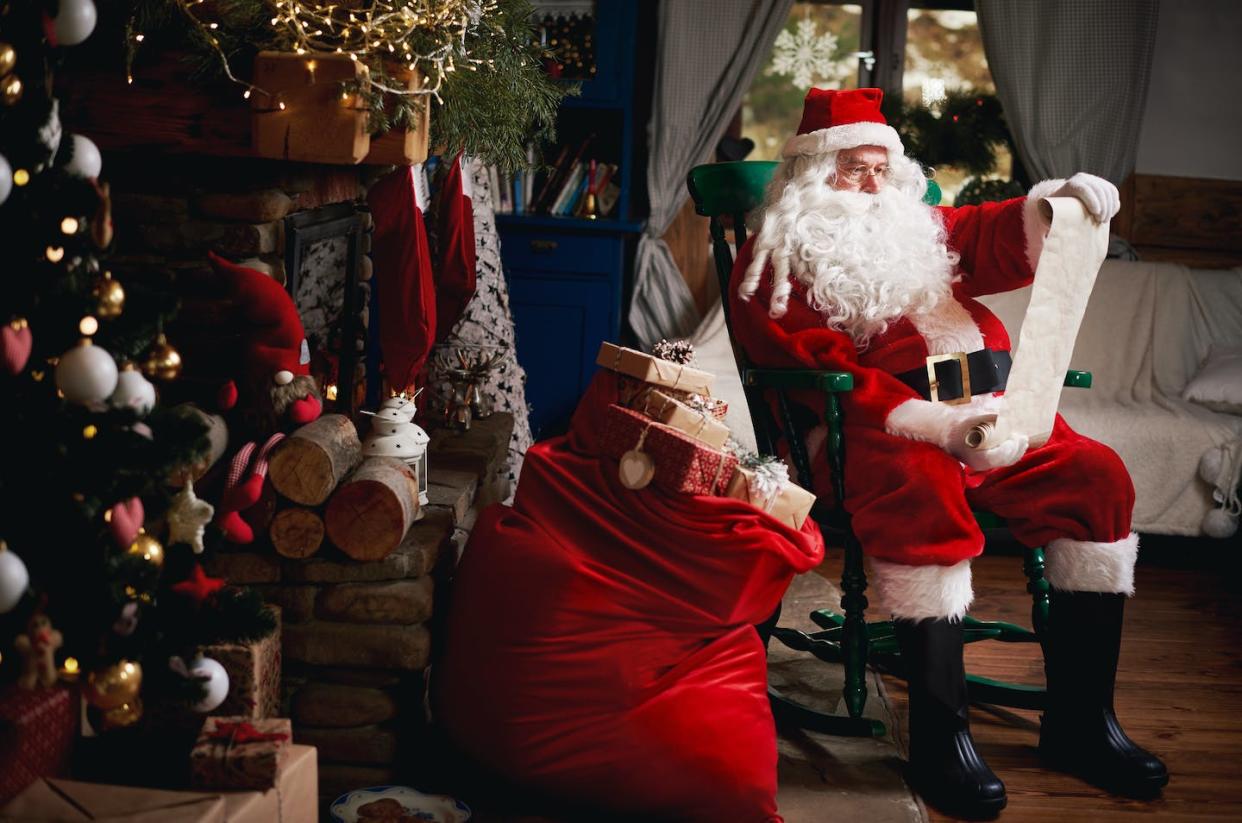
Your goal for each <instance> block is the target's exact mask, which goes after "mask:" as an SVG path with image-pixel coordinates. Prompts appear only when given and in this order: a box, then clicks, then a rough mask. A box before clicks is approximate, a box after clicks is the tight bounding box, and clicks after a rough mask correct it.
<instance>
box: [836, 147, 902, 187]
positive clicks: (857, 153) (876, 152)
mask: <svg viewBox="0 0 1242 823" xmlns="http://www.w3.org/2000/svg"><path fill="white" fill-rule="evenodd" d="M888 175H889V170H888V149H886V148H884V147H882V146H859V147H858V148H854V149H842V150H841V151H840V152H838V153H837V171H836V174H835V175H833V177H832V179H831V180H830V181H829V183H828V185H830V186H832V187H833V188H834V189H836V190H837V191H861V192H866V193H867V194H878V193H879V191H880V189H881V188H883V187H884V184H885V183H886V182H888Z"/></svg>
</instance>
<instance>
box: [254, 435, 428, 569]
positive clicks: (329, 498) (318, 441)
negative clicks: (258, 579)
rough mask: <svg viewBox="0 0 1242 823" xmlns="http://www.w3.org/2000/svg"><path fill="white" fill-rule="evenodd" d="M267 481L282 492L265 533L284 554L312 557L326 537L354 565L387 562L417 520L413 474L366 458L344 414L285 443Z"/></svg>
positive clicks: (276, 454)
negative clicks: (385, 560) (362, 561)
mask: <svg viewBox="0 0 1242 823" xmlns="http://www.w3.org/2000/svg"><path fill="white" fill-rule="evenodd" d="M268 477H269V478H270V479H271V484H272V487H273V489H275V491H276V492H277V493H278V495H279V497H278V498H277V503H276V512H275V515H274V516H273V517H272V520H271V524H270V526H269V527H268V536H269V537H270V538H271V541H272V546H273V547H274V548H275V549H276V552H277V553H278V554H281V555H283V556H285V557H291V558H306V557H310V556H311V555H313V554H315V553H316V552H317V551H319V548H320V547H321V546H322V545H323V543H324V538H325V537H326V538H327V539H328V540H329V541H331V543H332V544H333V545H334V546H336V547H337V548H339V549H340V550H341V551H342V552H344V553H345V554H347V555H349V556H350V557H351V558H353V559H354V560H382V559H383V558H385V557H387V556H388V555H389V554H391V553H392V552H393V551H394V550H395V549H396V548H397V547H398V546H399V545H400V544H401V541H402V539H403V538H404V537H405V535H406V532H408V531H409V530H410V526H412V525H413V524H414V521H415V520H417V519H418V516H419V511H418V479H417V478H416V477H415V475H414V470H413V469H412V468H411V467H410V466H408V465H406V464H405V463H403V462H401V461H400V460H396V459H394V458H391V457H371V458H367V459H366V460H363V459H362V443H361V442H360V441H359V439H358V432H357V430H356V429H355V428H354V424H353V423H352V422H350V420H349V418H347V417H345V416H344V415H339V414H328V415H324V416H323V417H320V418H319V419H318V420H316V421H314V422H313V423H308V424H307V425H305V426H303V427H302V428H300V429H298V430H297V431H295V432H294V433H293V434H291V435H290V436H289V437H287V438H285V439H284V441H283V442H282V443H281V444H280V446H279V447H278V448H277V450H276V451H275V452H274V453H273V455H272V459H271V464H270V466H269V468H268Z"/></svg>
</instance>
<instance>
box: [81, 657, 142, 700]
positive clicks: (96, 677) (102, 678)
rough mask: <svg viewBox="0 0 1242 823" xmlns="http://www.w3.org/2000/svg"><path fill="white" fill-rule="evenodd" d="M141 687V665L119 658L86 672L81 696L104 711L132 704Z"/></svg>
mask: <svg viewBox="0 0 1242 823" xmlns="http://www.w3.org/2000/svg"><path fill="white" fill-rule="evenodd" d="M141 689H142V666H140V665H139V664H137V663H134V662H133V661H131V660H121V661H119V662H117V663H113V664H112V665H110V666H104V667H103V668H102V669H98V670H96V671H93V672H91V673H90V674H88V675H87V676H86V688H84V689H83V690H82V696H83V697H84V698H86V702H87V703H90V704H91V705H92V706H94V707H95V708H97V709H103V710H104V711H105V712H106V711H109V710H111V709H119V708H121V707H122V706H124V705H125V704H127V703H129V704H131V705H132V704H133V703H134V701H135V700H137V699H138V692H139V691H140V690H141ZM139 711H141V709H139Z"/></svg>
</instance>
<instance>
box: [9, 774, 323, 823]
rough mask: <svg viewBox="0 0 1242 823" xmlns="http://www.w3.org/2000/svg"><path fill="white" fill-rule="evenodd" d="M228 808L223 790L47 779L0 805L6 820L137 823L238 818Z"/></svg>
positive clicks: (195, 822) (203, 822)
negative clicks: (205, 791)
mask: <svg viewBox="0 0 1242 823" xmlns="http://www.w3.org/2000/svg"><path fill="white" fill-rule="evenodd" d="M251 794H254V792H251ZM224 809H225V806H224V798H223V797H221V796H220V795H218V794H199V793H192V792H166V791H161V790H158V789H136V788H131V787H129V786H113V785H109V784H106V783H79V782H77V781H75V780H46V779H45V780H39V781H38V782H36V783H35V784H33V785H32V786H30V787H29V788H28V789H26V791H24V792H22V793H21V794H20V795H18V796H17V797H16V798H15V799H14V800H13V802H11V803H9V804H8V805H7V806H5V807H4V808H3V809H0V820H2V821H18V820H23V821H29V820H49V821H51V820H55V821H72V820H81V821H87V820H115V821H122V820H124V821H134V823H138V821H141V823H225V821H226V820H228V821H231V820H233V818H226V817H225V811H224ZM254 819H255V820H258V818H254ZM276 819H277V818H275V817H271V818H268V820H276ZM302 819H305V820H313V819H314V818H302Z"/></svg>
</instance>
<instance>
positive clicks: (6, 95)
mask: <svg viewBox="0 0 1242 823" xmlns="http://www.w3.org/2000/svg"><path fill="white" fill-rule="evenodd" d="M21 99H22V80H21V78H20V77H18V76H17V75H16V74H10V75H9V76H8V77H6V78H4V79H3V80H0V100H3V101H4V105H6V106H12V105H16V103H17V101H18V100H21Z"/></svg>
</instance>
